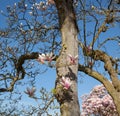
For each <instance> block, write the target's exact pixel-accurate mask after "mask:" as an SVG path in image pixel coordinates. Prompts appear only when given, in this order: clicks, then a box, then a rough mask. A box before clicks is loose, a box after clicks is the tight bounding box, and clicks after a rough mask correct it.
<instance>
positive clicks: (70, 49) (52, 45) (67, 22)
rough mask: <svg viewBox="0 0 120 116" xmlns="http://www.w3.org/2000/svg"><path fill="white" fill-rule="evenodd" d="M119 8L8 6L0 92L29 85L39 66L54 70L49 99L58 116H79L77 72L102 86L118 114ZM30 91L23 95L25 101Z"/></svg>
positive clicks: (69, 0) (114, 0)
mask: <svg viewBox="0 0 120 116" xmlns="http://www.w3.org/2000/svg"><path fill="white" fill-rule="evenodd" d="M119 9H120V1H119V0H107V1H104V0H101V1H99V0H96V1H95V0H91V1H82V0H47V1H45V0H43V1H39V0H21V1H19V2H18V3H14V4H13V5H12V6H10V5H8V6H7V8H6V11H1V14H2V15H3V16H4V17H5V18H6V20H7V26H5V28H3V27H4V26H3V27H2V28H3V29H0V37H1V38H0V54H1V55H0V64H1V66H0V67H1V71H0V85H1V86H0V92H12V91H14V89H15V88H16V85H18V84H19V85H20V84H21V83H19V82H21V81H22V80H24V81H26V83H27V82H28V81H31V83H32V85H33V86H34V85H35V79H36V77H37V74H40V73H41V70H40V69H41V68H40V67H39V68H37V67H38V65H39V63H38V62H40V64H42V65H45V64H46V65H47V66H48V67H50V68H55V69H56V74H57V77H56V81H55V88H54V89H53V94H54V96H55V98H56V99H57V101H58V103H59V104H60V112H61V116H73V115H74V116H80V106H79V101H78V88H77V84H78V77H79V76H78V71H79V72H84V73H85V74H87V75H89V76H91V77H93V78H94V79H96V80H98V81H100V82H101V83H102V84H103V85H104V86H105V88H106V90H107V91H108V93H109V94H110V95H111V97H112V98H113V101H114V103H115V106H116V110H117V112H118V114H119V115H120V105H119V104H120V78H119V75H120V73H119V70H120V58H119V57H120V56H119V53H120V51H119V50H120V49H119V43H120V33H119V31H118V30H119V26H118V24H119V22H120V14H119V11H120V10H119ZM36 61H38V62H36ZM41 67H42V66H41ZM109 79H110V80H111V82H110V81H109ZM27 80H28V81H27ZM81 89H82V88H81ZM34 92H35V89H34V88H32V89H29V88H27V90H25V93H26V94H28V95H29V97H33V95H34Z"/></svg>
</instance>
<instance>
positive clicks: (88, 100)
mask: <svg viewBox="0 0 120 116" xmlns="http://www.w3.org/2000/svg"><path fill="white" fill-rule="evenodd" d="M82 100H83V102H82V112H81V116H92V115H94V116H118V114H117V111H116V107H115V105H114V102H113V99H112V97H111V96H110V95H109V94H108V92H107V90H106V89H105V87H104V86H103V85H98V86H96V87H94V88H93V90H92V91H91V92H90V94H87V95H83V96H82Z"/></svg>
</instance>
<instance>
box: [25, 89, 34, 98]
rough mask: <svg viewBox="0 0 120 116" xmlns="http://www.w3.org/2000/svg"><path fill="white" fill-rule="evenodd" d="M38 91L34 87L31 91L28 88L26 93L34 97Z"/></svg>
mask: <svg viewBox="0 0 120 116" xmlns="http://www.w3.org/2000/svg"><path fill="white" fill-rule="evenodd" d="M35 91H36V89H35V88H34V87H32V88H31V89H30V88H28V87H27V89H26V91H25V93H26V94H28V95H29V97H33V96H34V93H35Z"/></svg>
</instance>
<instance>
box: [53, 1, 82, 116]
mask: <svg viewBox="0 0 120 116" xmlns="http://www.w3.org/2000/svg"><path fill="white" fill-rule="evenodd" d="M72 2H73V1H72V0H55V3H56V7H57V10H58V16H59V24H60V29H61V30H60V31H61V36H62V49H61V52H60V55H59V57H58V59H57V61H56V71H57V80H56V85H55V96H56V99H57V101H58V102H59V103H60V111H61V116H80V106H79V102H78V90H77V73H78V59H75V60H74V61H75V62H74V63H73V64H71V63H70V58H69V54H70V55H71V56H72V57H75V56H77V55H78V42H77V34H78V29H77V25H76V18H75V14H74V10H73V3H72ZM62 77H65V78H69V79H70V81H71V83H72V84H71V86H70V88H68V89H64V87H63V85H62V84H61V81H62Z"/></svg>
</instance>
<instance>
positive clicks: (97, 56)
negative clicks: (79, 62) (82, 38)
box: [84, 48, 120, 91]
mask: <svg viewBox="0 0 120 116" xmlns="http://www.w3.org/2000/svg"><path fill="white" fill-rule="evenodd" d="M86 50H87V48H84V51H86ZM85 53H86V52H84V55H86V56H89V57H91V58H92V59H94V60H100V61H102V62H104V69H105V70H106V71H108V73H109V75H110V78H111V80H112V83H113V85H114V87H115V88H116V89H117V91H120V80H119V79H118V78H117V72H116V70H115V69H114V65H115V64H116V62H115V60H114V59H112V57H110V56H108V55H107V54H106V53H105V52H102V51H100V50H91V51H88V52H87V54H85Z"/></svg>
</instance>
